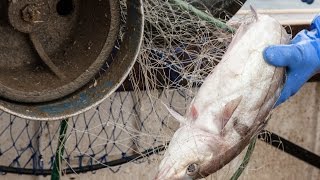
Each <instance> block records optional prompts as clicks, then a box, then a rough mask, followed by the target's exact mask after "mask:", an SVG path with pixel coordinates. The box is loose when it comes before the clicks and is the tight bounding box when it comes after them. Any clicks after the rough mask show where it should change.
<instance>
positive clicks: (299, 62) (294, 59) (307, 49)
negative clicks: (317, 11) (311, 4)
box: [263, 16, 320, 107]
mask: <svg viewBox="0 0 320 180" xmlns="http://www.w3.org/2000/svg"><path fill="white" fill-rule="evenodd" d="M263 56H264V59H265V60H266V62H267V63H269V64H271V65H274V66H278V67H286V82H285V84H284V88H283V90H282V92H281V95H280V97H279V99H278V101H277V103H276V104H275V106H274V107H276V106H278V105H279V104H281V103H283V102H284V101H286V100H287V99H288V98H289V97H290V96H293V95H294V94H295V93H296V92H297V91H298V90H299V89H300V88H301V87H302V85H303V84H304V83H305V82H306V81H308V80H309V79H310V77H312V76H313V75H314V74H316V73H319V72H320V16H317V17H316V18H315V19H314V20H313V22H312V24H311V30H310V31H307V30H302V31H301V32H299V33H298V34H297V35H296V36H295V37H294V38H293V39H292V41H291V43H290V44H289V45H277V46H270V47H268V48H266V49H265V51H264V53H263Z"/></svg>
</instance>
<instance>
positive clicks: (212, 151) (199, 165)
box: [155, 125, 224, 180]
mask: <svg viewBox="0 0 320 180" xmlns="http://www.w3.org/2000/svg"><path fill="white" fill-rule="evenodd" d="M223 149H224V148H223V143H222V140H221V137H220V136H219V135H213V134H212V133H209V132H207V131H205V130H203V129H200V128H196V127H194V126H190V125H184V126H181V127H180V128H179V129H178V130H177V131H176V132H175V134H174V136H173V138H172V140H171V142H170V145H169V147H168V149H167V150H166V153H165V154H164V158H163V160H162V161H161V164H160V166H159V171H158V174H157V176H156V178H155V179H156V180H167V179H172V180H178V179H181V180H187V179H198V178H202V177H206V176H208V175H209V174H211V172H212V168H214V167H213V166H212V165H213V161H215V159H216V157H217V156H216V155H218V154H221V151H222V150H223Z"/></svg>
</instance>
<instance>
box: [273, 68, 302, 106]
mask: <svg viewBox="0 0 320 180" xmlns="http://www.w3.org/2000/svg"><path fill="white" fill-rule="evenodd" d="M306 81H307V79H306V80H305V79H301V78H297V77H296V76H295V75H294V74H293V73H288V75H287V80H286V82H285V84H284V87H283V89H282V91H281V94H280V97H279V99H278V100H277V102H276V104H275V106H274V108H275V107H277V106H278V105H280V104H281V103H283V102H285V101H286V100H287V99H289V97H291V96H293V95H295V94H296V93H297V92H298V90H299V89H300V88H301V87H302V86H303V84H304V83H305V82H306Z"/></svg>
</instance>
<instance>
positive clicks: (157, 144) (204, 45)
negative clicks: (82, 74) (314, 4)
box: [0, 0, 240, 175]
mask: <svg viewBox="0 0 320 180" xmlns="http://www.w3.org/2000/svg"><path fill="white" fill-rule="evenodd" d="M235 1H236V0H235ZM188 2H189V3H190V4H192V5H194V7H197V8H199V9H201V10H203V11H205V12H207V16H208V17H209V19H210V18H212V17H213V15H214V16H216V17H220V18H223V19H222V21H224V20H226V19H228V13H227V12H225V11H222V10H221V9H219V8H216V7H217V5H216V4H212V3H211V1H206V0H197V1H196V0H193V1H191V0H189V1H188ZM208 2H210V3H211V4H210V5H211V6H207V5H208ZM215 2H216V3H217V4H219V3H220V4H221V3H226V4H227V3H231V2H232V3H234V2H233V0H230V1H222V0H219V1H215ZM239 3H240V2H239ZM121 9H122V11H121V12H122V14H121V15H122V22H125V21H126V14H125V12H126V10H125V9H126V1H125V0H121ZM144 13H145V33H144V41H143V45H142V48H141V51H140V54H139V57H138V60H137V63H136V65H135V67H134V69H133V70H132V72H131V73H130V75H129V77H128V79H127V80H126V81H125V82H124V84H123V85H122V86H121V87H120V88H119V90H118V91H117V92H115V93H114V94H113V95H112V96H110V97H109V98H108V99H107V100H105V101H104V102H103V103H102V104H101V105H99V106H98V107H96V108H95V109H92V110H90V111H88V112H86V113H83V114H81V115H78V116H75V117H73V118H70V119H69V120H67V121H64V122H65V123H67V129H65V131H64V132H63V134H61V132H60V131H59V127H60V123H61V122H58V121H56V122H39V121H32V120H25V119H21V118H18V117H15V116H13V115H10V114H7V113H5V112H0V119H1V121H2V123H3V124H6V126H2V127H0V138H1V139H2V142H1V144H0V171H2V172H12V173H22V174H33V175H47V174H50V173H51V170H52V169H53V167H54V161H55V159H56V152H57V147H58V144H61V142H60V143H59V140H60V141H61V135H63V137H64V138H63V142H64V148H63V149H62V150H61V152H60V153H61V154H62V155H61V156H62V157H63V160H62V161H61V163H60V168H61V169H62V170H63V172H65V173H78V172H86V171H93V170H97V169H99V168H103V167H113V166H117V167H116V168H114V169H111V170H113V171H117V170H119V168H120V166H118V165H121V164H123V163H126V162H129V161H134V162H136V163H139V162H143V161H145V160H146V159H147V158H143V157H147V156H148V155H151V154H152V153H155V152H156V151H160V150H161V149H163V148H164V147H165V146H166V144H167V142H168V141H169V140H170V138H171V136H172V134H173V133H174V131H175V129H176V128H177V127H178V124H177V123H176V122H175V121H174V120H173V119H172V117H171V116H170V115H169V114H168V112H167V110H166V109H165V108H164V106H163V103H164V104H167V105H169V106H171V107H172V108H173V109H175V110H176V111H178V112H180V113H181V114H184V113H185V111H186V108H187V107H188V104H189V103H190V101H191V100H192V98H193V97H194V95H195V94H196V92H197V89H198V88H197V87H199V86H200V85H201V83H202V82H203V80H204V78H205V77H206V76H207V75H208V73H209V72H211V71H212V69H213V68H214V67H215V66H216V65H217V64H218V63H219V61H220V60H221V58H222V56H223V54H224V52H225V50H226V47H227V46H228V44H229V43H230V41H231V37H232V33H231V32H229V31H226V30H224V29H221V27H218V26H217V24H215V23H213V22H212V21H208V19H204V18H203V17H201V16H199V15H198V14H195V13H192V12H190V11H187V10H186V9H184V8H182V7H181V6H180V5H178V4H177V3H176V1H175V0H145V1H144ZM208 13H211V15H209V14H208ZM123 24H125V23H123ZM124 28H125V27H124V26H123V27H122V29H124ZM123 32H124V31H123ZM122 37H123V34H120V35H119V43H118V44H117V45H116V46H115V49H117V48H118V46H121V38H122ZM111 60H112V57H111ZM140 155H142V156H140ZM141 158H142V159H141ZM138 159H140V160H138Z"/></svg>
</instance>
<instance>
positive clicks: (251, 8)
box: [250, 5, 259, 21]
mask: <svg viewBox="0 0 320 180" xmlns="http://www.w3.org/2000/svg"><path fill="white" fill-rule="evenodd" d="M250 10H251V12H252V14H253V16H254V18H255V19H256V21H258V20H259V18H258V13H257V11H256V10H255V9H254V7H253V6H252V5H250Z"/></svg>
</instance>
